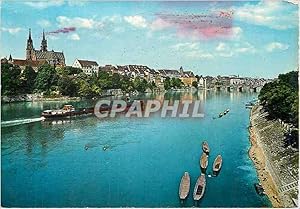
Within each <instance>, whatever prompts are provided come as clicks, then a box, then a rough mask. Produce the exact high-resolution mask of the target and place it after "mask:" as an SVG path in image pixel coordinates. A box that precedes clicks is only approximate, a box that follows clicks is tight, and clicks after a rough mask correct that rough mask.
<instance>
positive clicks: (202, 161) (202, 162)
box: [200, 153, 208, 170]
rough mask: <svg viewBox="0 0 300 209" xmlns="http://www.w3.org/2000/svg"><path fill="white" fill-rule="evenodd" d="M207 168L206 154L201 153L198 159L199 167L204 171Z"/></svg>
mask: <svg viewBox="0 0 300 209" xmlns="http://www.w3.org/2000/svg"><path fill="white" fill-rule="evenodd" d="M207 166H208V157H207V154H205V153H202V155H201V158H200V167H201V168H202V169H203V170H205V169H206V168H207Z"/></svg>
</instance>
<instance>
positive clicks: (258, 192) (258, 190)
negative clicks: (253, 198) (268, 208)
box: [254, 183, 265, 195]
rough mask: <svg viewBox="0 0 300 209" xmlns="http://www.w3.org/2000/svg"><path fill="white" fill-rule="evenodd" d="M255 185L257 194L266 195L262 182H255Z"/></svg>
mask: <svg viewBox="0 0 300 209" xmlns="http://www.w3.org/2000/svg"><path fill="white" fill-rule="evenodd" d="M254 187H255V190H256V192H257V194H259V195H264V194H265V190H264V188H263V187H262V185H261V184H260V183H255V184H254Z"/></svg>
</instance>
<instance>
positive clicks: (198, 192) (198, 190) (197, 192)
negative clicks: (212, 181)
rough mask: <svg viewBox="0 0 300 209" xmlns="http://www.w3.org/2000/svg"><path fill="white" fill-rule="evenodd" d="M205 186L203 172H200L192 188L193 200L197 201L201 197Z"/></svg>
mask: <svg viewBox="0 0 300 209" xmlns="http://www.w3.org/2000/svg"><path fill="white" fill-rule="evenodd" d="M205 186H206V179H205V174H201V175H200V176H199V177H198V180H197V183H196V185H195V188H194V195H193V198H194V200H195V201H198V200H200V199H201V198H202V197H203V194H204V191H205Z"/></svg>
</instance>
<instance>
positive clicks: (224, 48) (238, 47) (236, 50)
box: [215, 42, 256, 57]
mask: <svg viewBox="0 0 300 209" xmlns="http://www.w3.org/2000/svg"><path fill="white" fill-rule="evenodd" d="M215 50H216V52H217V53H216V54H217V55H218V56H220V57H232V56H234V55H238V54H242V53H248V54H253V53H255V52H256V50H255V48H254V46H252V45H251V44H250V43H248V42H238V43H234V44H233V43H230V44H226V43H224V42H220V43H219V44H218V45H217V46H216V48H215Z"/></svg>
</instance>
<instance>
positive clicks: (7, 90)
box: [1, 64, 23, 96]
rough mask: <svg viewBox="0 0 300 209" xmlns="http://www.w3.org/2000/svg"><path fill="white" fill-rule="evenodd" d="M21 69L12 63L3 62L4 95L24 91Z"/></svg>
mask: <svg viewBox="0 0 300 209" xmlns="http://www.w3.org/2000/svg"><path fill="white" fill-rule="evenodd" d="M20 74H21V69H20V67H19V66H16V65H12V64H1V85H2V88H1V93H2V95H7V96H12V95H17V94H19V93H23V88H22V86H21V80H20V77H21V75H20Z"/></svg>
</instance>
